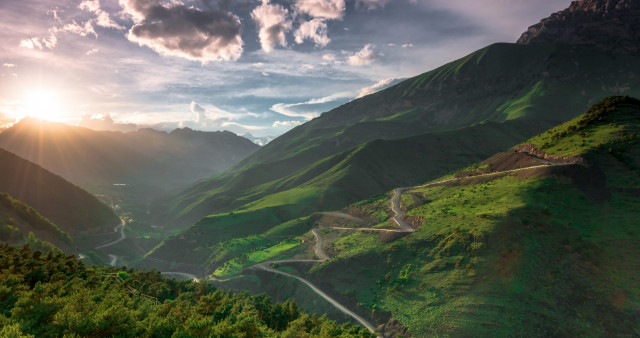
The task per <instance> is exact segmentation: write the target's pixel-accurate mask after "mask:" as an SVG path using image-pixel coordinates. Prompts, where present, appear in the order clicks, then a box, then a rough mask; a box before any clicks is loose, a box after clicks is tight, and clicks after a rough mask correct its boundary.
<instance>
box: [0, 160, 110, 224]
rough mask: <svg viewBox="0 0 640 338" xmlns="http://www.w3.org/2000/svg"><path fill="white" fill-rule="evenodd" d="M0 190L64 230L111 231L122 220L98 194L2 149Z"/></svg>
mask: <svg viewBox="0 0 640 338" xmlns="http://www.w3.org/2000/svg"><path fill="white" fill-rule="evenodd" d="M0 163H1V164H2V165H0V192H4V193H8V194H9V195H11V196H12V197H13V198H16V199H18V200H20V201H22V202H24V203H26V204H28V205H29V206H31V207H33V208H34V209H36V210H37V211H38V212H39V213H40V214H41V215H43V216H44V217H46V218H48V219H50V220H51V221H52V222H54V223H55V224H56V225H57V226H59V227H60V228H61V229H62V230H63V231H65V232H67V233H69V234H71V235H76V234H80V233H96V232H105V231H112V229H113V227H114V226H116V225H117V224H118V223H119V222H120V220H119V219H118V217H117V216H116V215H115V214H114V213H113V211H112V210H111V209H110V208H109V207H108V206H106V205H105V204H103V203H102V202H100V201H99V200H98V199H97V198H96V197H94V196H93V195H91V194H89V193H88V192H86V191H84V190H82V189H80V188H79V187H77V186H75V185H73V184H71V183H69V182H68V181H66V180H64V179H63V178H62V177H60V176H57V175H55V174H52V173H51V172H49V171H47V170H45V169H43V168H42V167H40V166H38V165H36V164H33V163H31V162H29V161H27V160H24V159H22V158H20V157H18V156H16V155H14V154H12V153H10V152H8V151H5V150H2V149H0Z"/></svg>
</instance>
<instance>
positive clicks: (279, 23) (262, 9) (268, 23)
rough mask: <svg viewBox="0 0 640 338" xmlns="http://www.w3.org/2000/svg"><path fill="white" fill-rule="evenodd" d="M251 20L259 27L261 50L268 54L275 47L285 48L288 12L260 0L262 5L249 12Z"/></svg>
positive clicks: (288, 20) (289, 21)
mask: <svg viewBox="0 0 640 338" xmlns="http://www.w3.org/2000/svg"><path fill="white" fill-rule="evenodd" d="M251 18H252V19H253V21H255V23H256V25H257V26H258V27H259V33H258V36H259V38H260V44H261V45H262V50H264V51H265V52H267V53H269V52H271V51H272V50H273V48H274V47H275V46H276V45H280V46H283V47H286V46H287V39H286V37H285V33H286V32H288V31H290V30H291V26H292V21H291V19H290V18H289V11H288V10H287V9H285V8H284V7H282V6H280V5H271V4H269V0H262V5H260V6H258V7H256V8H255V9H254V10H253V12H251Z"/></svg>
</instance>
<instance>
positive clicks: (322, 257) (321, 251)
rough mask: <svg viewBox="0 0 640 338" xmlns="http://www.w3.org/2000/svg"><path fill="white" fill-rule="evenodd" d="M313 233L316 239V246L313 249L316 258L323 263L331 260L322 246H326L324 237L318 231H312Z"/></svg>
mask: <svg viewBox="0 0 640 338" xmlns="http://www.w3.org/2000/svg"><path fill="white" fill-rule="evenodd" d="M311 233H313V235H314V236H315V237H316V245H315V247H314V248H313V252H314V253H315V254H316V257H318V259H320V260H321V261H326V260H329V255H327V253H326V252H324V249H323V248H322V246H323V245H324V237H322V235H321V234H320V233H319V232H318V229H312V230H311Z"/></svg>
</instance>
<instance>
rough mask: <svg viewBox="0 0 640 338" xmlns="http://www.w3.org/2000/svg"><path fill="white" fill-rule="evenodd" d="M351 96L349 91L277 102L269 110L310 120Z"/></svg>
mask: <svg viewBox="0 0 640 338" xmlns="http://www.w3.org/2000/svg"><path fill="white" fill-rule="evenodd" d="M352 97H353V93H351V92H342V93H336V94H333V95H329V96H325V97H321V98H317V99H311V100H309V101H306V102H300V103H277V104H274V105H273V106H271V110H272V111H274V112H276V113H279V114H282V115H286V116H290V117H304V118H305V119H307V120H311V119H312V118H314V117H318V116H320V114H321V113H323V112H325V111H328V110H329V109H331V108H334V107H335V106H336V105H338V104H342V103H346V102H347V101H348V100H347V99H349V98H352Z"/></svg>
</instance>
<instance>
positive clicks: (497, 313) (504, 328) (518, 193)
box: [216, 97, 640, 337]
mask: <svg viewBox="0 0 640 338" xmlns="http://www.w3.org/2000/svg"><path fill="white" fill-rule="evenodd" d="M395 193H399V194H401V195H400V197H399V198H397V199H396V198H395V195H394V194H395ZM392 200H397V201H399V202H398V203H399V208H400V210H401V212H402V213H404V214H406V215H405V216H398V217H400V220H401V221H402V222H404V223H407V224H406V225H405V226H407V227H409V228H410V229H412V230H411V231H409V232H407V231H404V232H395V233H394V232H384V231H382V230H381V229H391V230H392V231H399V229H402V227H398V225H397V224H396V223H395V222H394V221H392V219H393V218H394V213H393V212H392V211H391V209H390V207H389V206H390V204H392V203H397V202H392ZM638 210H640V100H637V99H633V98H629V97H609V98H606V99H604V100H602V101H601V102H599V103H597V104H596V105H594V106H593V107H592V108H591V109H589V110H588V111H587V113H585V114H583V115H580V116H579V117H577V118H575V119H572V120H570V121H568V122H566V123H563V124H561V125H559V126H556V127H555V128H552V129H550V130H548V131H546V132H544V133H542V134H540V135H537V136H535V137H533V138H531V139H529V140H527V141H525V142H523V143H521V144H519V145H517V146H515V147H513V148H511V149H509V150H506V151H504V152H501V153H498V154H496V155H494V156H492V157H490V158H488V159H486V160H484V161H482V162H479V163H477V164H474V165H472V166H469V167H467V168H464V169H460V170H457V171H456V172H453V173H451V174H449V175H446V176H443V177H440V178H438V179H435V180H433V181H431V182H427V184H422V185H419V186H413V187H408V188H404V189H401V190H400V192H398V190H396V192H391V193H388V194H382V195H379V196H377V197H373V198H370V199H368V200H364V201H361V202H358V203H355V204H353V205H351V206H349V207H347V208H345V209H343V210H341V212H334V213H331V214H328V215H325V216H324V217H315V220H314V221H313V222H312V223H311V224H309V225H308V226H307V227H306V228H302V229H297V235H301V236H300V237H295V238H294V240H291V239H287V238H286V237H285V238H282V237H281V238H279V239H274V241H275V243H278V242H279V241H281V242H280V243H279V244H275V245H274V244H269V243H268V242H266V241H267V240H268V238H269V236H276V235H281V234H277V233H275V232H271V233H265V234H264V235H262V236H261V237H258V238H256V237H255V236H254V237H245V238H244V239H242V240H240V239H235V241H228V242H227V248H228V250H237V248H238V247H240V245H244V247H245V248H248V247H250V245H248V243H253V244H254V249H253V250H247V251H248V252H249V253H248V254H245V255H244V256H239V255H238V254H237V253H236V254H235V255H234V256H230V257H229V258H228V259H229V262H228V263H226V264H224V265H221V266H222V267H221V268H220V269H219V270H218V271H216V273H218V275H219V276H224V277H225V279H224V281H223V282H220V283H223V284H224V285H226V286H227V287H235V286H247V285H248V286H251V287H254V288H256V287H258V286H260V287H262V288H263V289H265V288H267V287H270V288H271V289H270V290H268V291H270V292H273V293H274V294H276V293H277V294H281V293H282V292H283V291H282V289H281V288H280V287H278V286H276V285H274V282H272V281H271V280H272V279H273V278H275V277H274V275H273V274H266V275H265V274H261V273H259V272H255V269H248V270H244V271H242V269H243V268H245V267H249V266H252V264H258V263H260V262H264V261H265V260H270V261H275V262H277V261H278V259H288V260H291V257H292V256H293V257H311V258H302V259H307V261H306V262H307V263H304V262H305V261H296V260H295V259H294V260H293V261H291V262H290V263H286V261H285V262H282V263H279V265H280V268H283V267H284V266H286V267H284V268H285V269H286V271H289V272H290V273H292V272H293V273H295V274H297V275H299V276H302V277H303V278H306V279H307V280H309V281H311V283H313V284H315V285H318V286H321V289H322V290H323V292H326V293H328V294H331V295H332V296H333V297H334V298H335V299H340V302H341V303H342V304H351V306H352V307H351V309H354V310H355V309H358V312H359V313H360V314H361V315H362V316H366V317H368V318H371V320H377V321H378V324H382V326H381V327H380V330H381V331H384V332H385V335H386V334H388V333H389V332H390V331H389V330H391V332H395V333H396V334H403V335H406V333H407V332H408V333H410V334H412V335H414V336H417V337H426V336H469V335H473V336H491V337H494V336H514V335H518V336H590V335H593V336H637V335H638V334H640V327H639V326H638V320H637V319H638V316H639V315H640V284H638V283H637V280H638V279H639V278H640V229H639V228H638V222H637V218H638ZM399 214H400V213H399ZM318 216H321V215H318ZM314 223H315V224H314ZM311 227H314V228H316V230H317V232H316V235H314V236H317V237H321V238H323V241H322V242H320V243H321V247H322V248H323V250H324V251H325V252H326V255H328V256H329V258H328V259H327V260H323V261H316V264H315V265H311V264H312V263H308V262H309V261H308V260H309V259H312V258H313V257H314V252H317V250H318V249H317V247H316V246H315V244H314V243H313V242H315V241H312V242H311V244H305V243H304V242H305V241H307V242H308V241H309V240H308V239H309V238H310V237H311V238H313V236H311V235H310V234H309V233H307V234H304V233H305V232H306V231H308V230H309V229H310V228H311ZM334 227H342V228H339V229H338V228H334ZM363 227H366V228H370V229H377V230H378V231H377V232H374V231H371V230H367V231H363V230H356V229H354V230H346V229H344V228H363ZM301 239H305V240H301ZM261 241H262V242H261ZM242 243H244V244H242ZM286 243H291V244H289V246H288V247H286V249H285V250H281V251H280V252H277V253H276V254H273V255H271V256H269V253H270V252H275V248H277V247H284V245H285V244H286ZM265 244H266V248H264V247H263V246H265ZM314 248H315V249H314ZM305 255H306V256H305ZM315 256H317V257H318V258H319V257H320V256H318V254H317V253H316V254H315ZM318 258H316V259H318ZM274 267H275V265H274ZM225 271H231V272H233V271H235V273H236V274H237V273H238V272H241V274H239V275H233V274H230V275H231V276H233V277H234V278H229V277H230V275H225ZM283 271H284V270H283ZM242 274H244V275H245V276H244V277H243V276H242ZM256 279H257V280H256ZM300 288H306V287H305V286H303V285H300ZM293 293H294V294H295V292H293ZM389 335H391V333H389Z"/></svg>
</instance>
